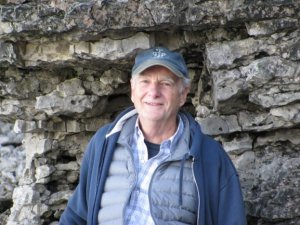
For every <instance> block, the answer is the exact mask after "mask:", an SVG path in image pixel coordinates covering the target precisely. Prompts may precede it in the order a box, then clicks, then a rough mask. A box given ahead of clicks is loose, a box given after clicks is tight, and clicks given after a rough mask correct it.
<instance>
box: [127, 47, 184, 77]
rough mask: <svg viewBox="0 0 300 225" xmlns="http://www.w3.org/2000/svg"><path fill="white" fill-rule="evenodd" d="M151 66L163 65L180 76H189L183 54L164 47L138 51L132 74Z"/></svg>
mask: <svg viewBox="0 0 300 225" xmlns="http://www.w3.org/2000/svg"><path fill="white" fill-rule="evenodd" d="M151 66H163V67H166V68H168V69H169V70H170V71H172V72H173V73H174V74H175V75H177V76H178V77H180V78H189V75H188V69H187V66H186V64H185V61H184V58H183V56H182V55H181V54H180V53H178V52H174V51H170V50H169V49H167V48H164V47H154V48H150V49H147V50H144V51H142V52H140V53H139V54H138V55H137V56H136V58H135V63H134V65H133V68H132V73H131V74H132V75H133V76H134V75H137V74H140V73H141V72H143V71H144V70H145V69H147V68H149V67H151Z"/></svg>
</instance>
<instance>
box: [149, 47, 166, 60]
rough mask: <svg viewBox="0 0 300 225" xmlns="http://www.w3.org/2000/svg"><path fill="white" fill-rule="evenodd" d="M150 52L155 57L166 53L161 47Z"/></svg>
mask: <svg viewBox="0 0 300 225" xmlns="http://www.w3.org/2000/svg"><path fill="white" fill-rule="evenodd" d="M152 54H153V56H154V57H155V58H163V57H165V56H166V55H167V53H165V52H164V50H163V49H159V48H157V49H155V51H154V52H153V53H152Z"/></svg>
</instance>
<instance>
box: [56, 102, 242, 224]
mask: <svg viewBox="0 0 300 225" xmlns="http://www.w3.org/2000/svg"><path fill="white" fill-rule="evenodd" d="M132 109H133V108H129V109H127V110H125V111H124V112H122V113H121V114H120V115H119V117H118V118H116V120H115V121H114V122H113V123H111V124H108V125H106V126H104V127H102V128H100V129H99V130H98V131H97V132H96V134H95V135H94V136H93V138H92V139H91V141H90V143H89V145H88V147H87V150H86V152H85V155H84V158H83V161H82V166H81V170H80V178H79V179H80V182H79V184H78V186H77V188H76V190H75V192H74V194H73V196H72V197H71V198H70V199H69V202H68V205H67V207H66V209H65V211H64V213H63V214H62V216H61V218H60V222H59V224H60V225H84V224H88V225H97V216H98V212H99V210H100V200H101V194H102V192H103V189H104V184H105V179H106V176H107V172H108V169H109V166H110V162H111V159H112V155H113V152H114V145H115V143H116V141H117V139H118V137H119V134H120V132H115V133H114V134H113V135H109V136H108V137H106V135H107V134H108V133H109V132H110V131H111V129H113V128H114V127H115V125H116V124H117V122H118V121H119V119H120V118H121V117H122V116H123V115H125V114H126V113H128V112H129V111H131V110H132ZM184 114H185V116H186V117H187V118H188V120H189V123H190V129H191V130H190V134H191V137H190V140H191V141H190V149H189V154H190V156H191V157H193V159H194V164H193V165H194V167H193V169H194V173H195V179H196V185H197V187H198V189H199V195H200V197H199V200H200V207H199V208H198V215H200V216H199V223H198V224H197V225H246V217H245V211H244V203H243V198H242V193H241V188H240V183H239V178H238V175H237V172H236V170H235V168H234V166H233V164H232V162H231V160H230V158H229V157H228V155H227V154H226V152H225V151H224V150H223V148H222V147H221V145H220V144H219V143H218V142H216V141H215V140H213V139H212V138H210V137H208V136H206V135H204V134H203V133H202V132H201V128H200V126H199V124H198V123H197V122H196V121H195V120H194V118H193V117H192V116H190V115H189V114H188V113H186V112H184Z"/></svg>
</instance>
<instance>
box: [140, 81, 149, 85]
mask: <svg viewBox="0 0 300 225" xmlns="http://www.w3.org/2000/svg"><path fill="white" fill-rule="evenodd" d="M140 83H144V84H145V83H148V80H140Z"/></svg>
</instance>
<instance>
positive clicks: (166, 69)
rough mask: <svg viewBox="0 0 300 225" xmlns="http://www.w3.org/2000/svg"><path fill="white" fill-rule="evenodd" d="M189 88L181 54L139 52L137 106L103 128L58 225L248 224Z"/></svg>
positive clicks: (236, 187)
mask: <svg viewBox="0 0 300 225" xmlns="http://www.w3.org/2000/svg"><path fill="white" fill-rule="evenodd" d="M189 87H190V79H189V76H188V70H187V66H186V64H185V61H184V59H183V57H182V55H181V54H179V53H177V52H173V51H170V50H168V49H166V48H162V47H156V48H151V49H148V50H145V51H143V52H141V53H139V54H138V55H137V57H136V59H135V65H134V66H133V69H132V78H131V99H132V102H133V104H134V107H131V108H129V109H127V110H125V111H124V112H122V113H121V114H120V115H119V117H118V118H116V119H115V121H114V122H113V123H111V124H108V125H106V126H104V127H102V128H100V129H99V131H98V132H97V133H96V134H95V135H94V137H93V138H92V140H91V141H90V143H89V145H88V148H87V151H86V153H85V156H84V159H83V162H82V166H81V172H80V181H79V184H78V186H77V188H76V190H75V192H74V194H73V196H72V197H71V199H70V200H69V202H68V205H67V208H66V209H65V211H64V213H63V214H62V216H61V220H60V224H61V225H63V224H64V225H73V224H74V225H76V224H91V225H96V224H101V225H118V224H120V225H123V224H124V225H139V224H146V225H151V224H157V225H166V224H170V225H173V224H174V225H177V224H197V225H245V224H246V219H245V212H244V206H243V199H242V194H241V189H240V184H239V179H238V176H237V173H236V170H235V168H234V166H233V164H232V163H231V161H230V159H229V157H228V156H227V154H226V153H225V152H224V150H223V149H222V147H221V146H220V145H219V144H218V142H216V141H214V140H213V139H211V138H209V137H208V136H206V135H204V134H203V133H202V132H201V128H200V125H199V124H198V123H197V122H196V121H195V120H194V119H193V118H192V117H191V115H190V114H189V113H187V112H184V111H182V110H181V109H180V108H181V106H183V105H184V103H185V101H186V98H187V95H188V92H189Z"/></svg>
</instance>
